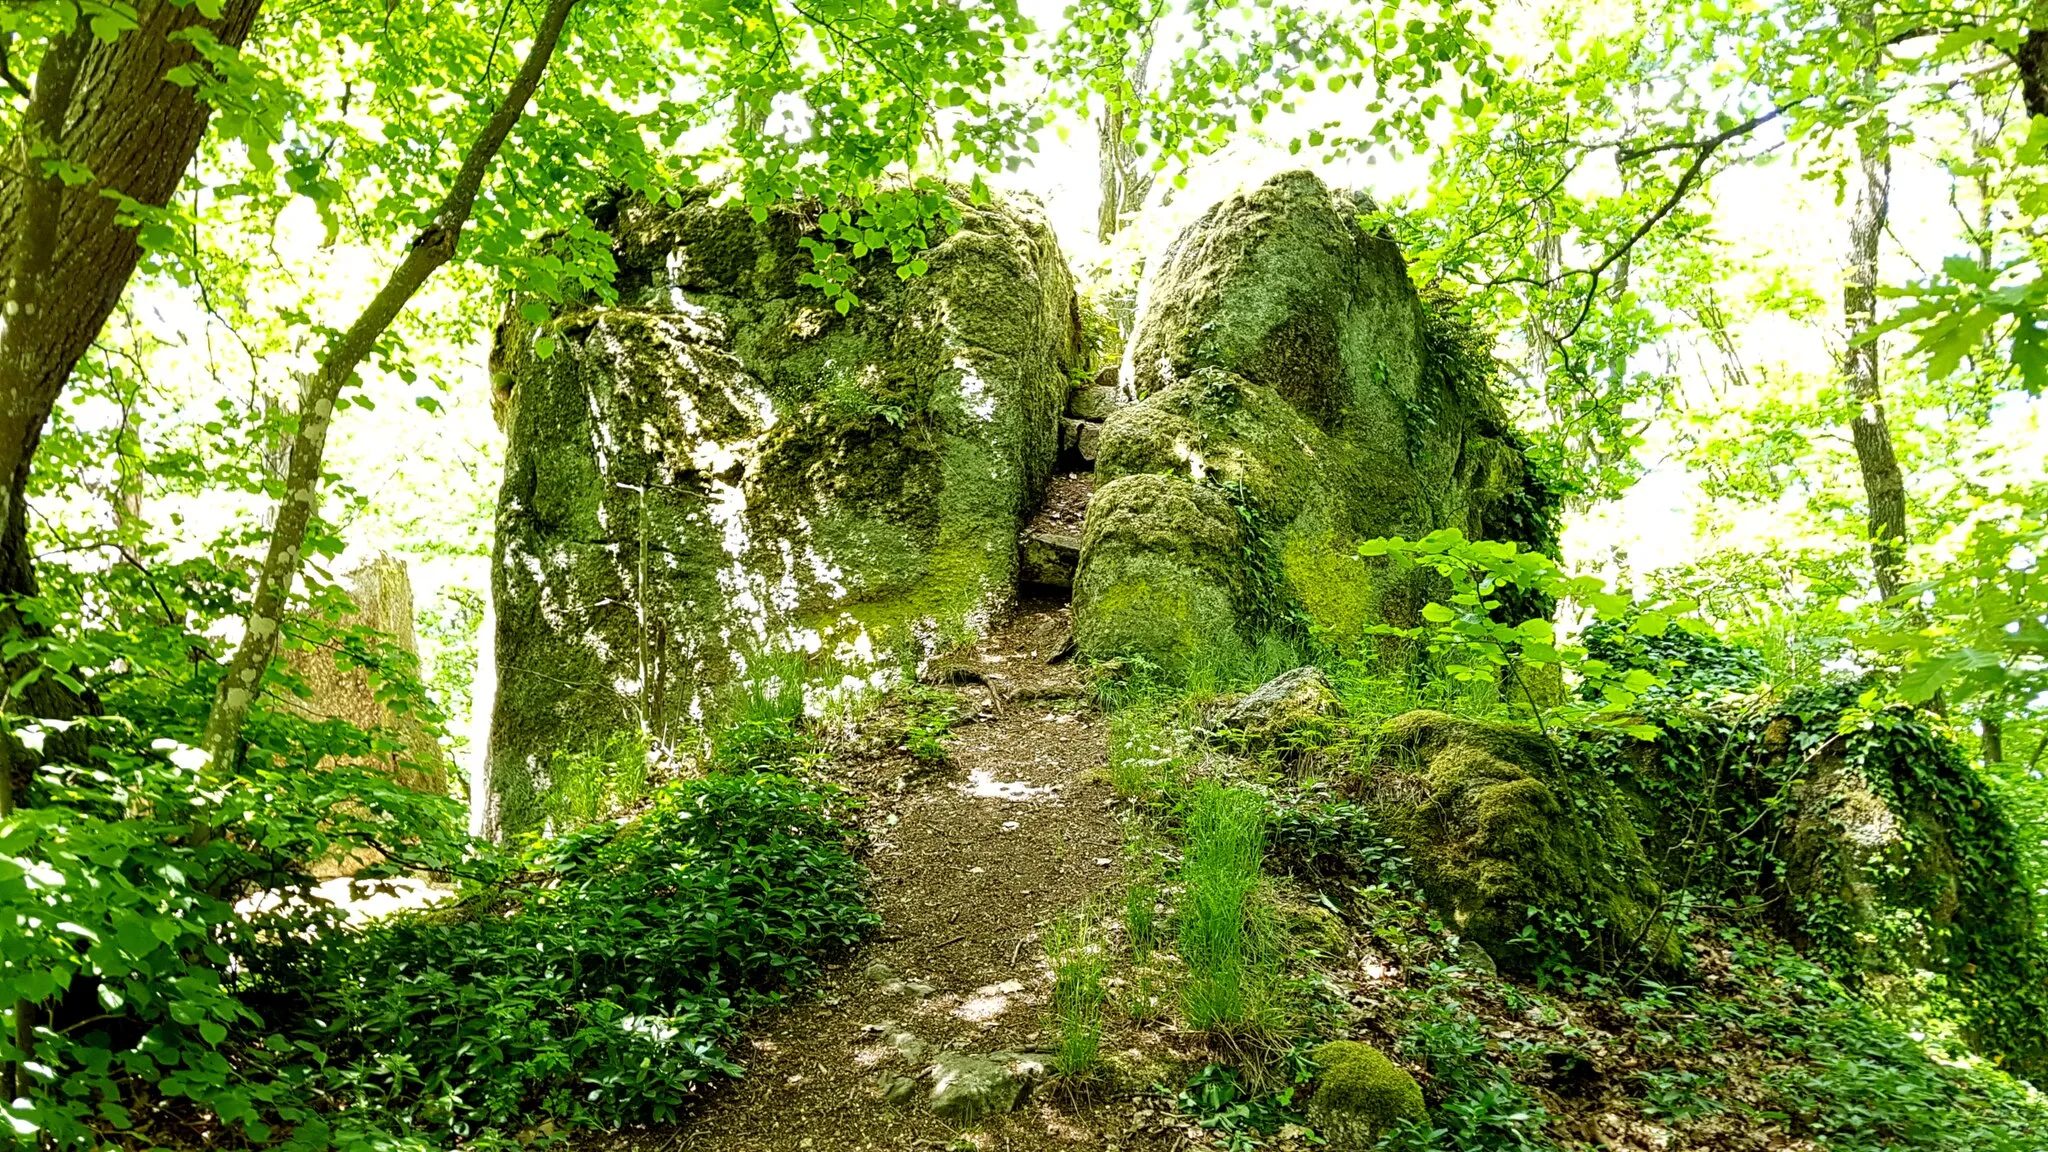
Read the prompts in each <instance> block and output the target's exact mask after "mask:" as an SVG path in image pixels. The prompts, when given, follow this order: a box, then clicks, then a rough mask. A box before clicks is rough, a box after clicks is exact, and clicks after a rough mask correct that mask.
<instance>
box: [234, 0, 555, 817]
mask: <svg viewBox="0 0 2048 1152" xmlns="http://www.w3.org/2000/svg"><path fill="white" fill-rule="evenodd" d="M576 4H577V0H549V3H548V7H547V11H546V13H545V14H544V15H543V16H542V17H541V21H540V24H539V26H538V27H536V28H535V29H534V39H533V47H532V48H531V49H530V50H529V51H528V52H527V54H526V61H525V63H524V64H522V65H521V66H520V69H519V74H518V75H517V76H515V77H513V79H512V83H511V85H510V86H509V87H508V88H507V89H506V91H505V96H504V98H503V99H502V100H501V101H499V103H498V106H497V109H496V111H494V112H493V113H492V115H491V119H490V121H489V123H487V124H485V125H484V129H483V131H482V132H480V133H479V134H478V135H477V137H476V139H475V140H474V141H472V142H471V144H470V146H469V151H468V152H467V153H466V154H465V155H464V157H463V162H462V168H461V170H460V171H459V172H457V173H456V176H455V180H454V183H453V184H451V185H450V186H449V189H448V194H447V196H445V197H444V198H443V199H442V201H441V204H440V207H439V208H438V209H437V210H436V211H435V213H434V222H433V223H432V224H431V225H429V226H428V227H427V229H426V230H425V231H423V232H421V233H420V234H419V235H418V236H417V237H415V238H414V240H413V242H412V246H411V248H409V249H408V250H407V252H406V254H405V258H404V259H402V260H400V261H399V264H398V267H396V268H394V269H392V271H391V275H390V276H389V277H388V278H387V279H386V280H385V281H384V287H383V288H382V289H380V290H379V291H378V292H377V295H376V296H375V297H374V298H373V299H371V301H370V303H369V305H368V306H367V307H365V308H364V309H363V311H362V314H361V315H359V316H357V317H356V320H355V323H354V324H351V325H350V326H349V329H348V331H346V332H344V333H342V335H341V336H340V337H339V338H338V339H336V340H335V341H334V342H333V343H332V344H330V345H329V346H328V348H327V351H326V352H325V353H324V354H323V356H322V357H321V360H320V363H319V365H318V366H317V367H316V368H315V369H314V370H313V372H312V373H311V374H310V375H308V376H307V377H306V379H305V383H304V386H303V387H302V389H301V391H300V397H299V428H298V433H297V435H295V436H294V437H293V438H292V442H291V456H290V462H289V464H288V465H287V470H286V477H285V492H284V496H283V497H282V498H281V499H280V500H279V501H278V505H277V510H276V514H275V518H274V519H273V521H272V528H271V533H270V548H269V550H268V552H267V553H266V555H265V556H264V560H263V570H262V572H261V573H260V574H259V575H258V576H257V579H256V594H255V597H254V600H253V603H251V605H250V608H249V614H248V616H247V617H246V620H245V627H244V628H243V630H242V641H241V643H240V644H239V645H237V646H236V648H235V654H234V657H233V658H232V659H231V660H230V661H229V663H228V669H227V674H226V675H225V676H223V677H222V678H221V682H220V687H219V689H218V691H217V692H216V693H215V695H214V701H213V709H212V711H211V712H209V713H208V715H207V718H206V734H205V738H204V741H203V744H204V747H205V749H206V751H207V752H209V753H211V754H212V757H213V763H215V764H227V763H231V762H232V761H233V760H234V759H235V758H236V757H237V755H238V754H239V752H240V750H241V739H242V728H243V726H244V725H245V724H246V723H247V721H248V718H249V711H250V709H251V707H252V706H253V705H254V704H255V701H256V694H257V692H258V691H259V689H260V688H261V686H262V683H263V676H264V673H266V672H268V671H269V669H270V662H271V660H272V658H273V657H274V656H275V655H276V654H277V640H278V629H279V627H280V625H281V624H282V622H283V620H284V609H285V603H286V601H287V600H289V599H290V596H291V590H292V585H293V584H294V583H295V582H296V581H297V580H298V577H299V571H300V569H301V568H302V567H303V564H304V555H303V549H304V546H305V542H306V527H307V525H308V523H309V522H310V521H311V520H312V517H313V506H314V502H315V499H316V497H317V496H318V495H319V488H320V473H321V463H322V460H323V458H324V457H325V455H326V452H327V434H328V431H329V429H330V428H331V427H332V425H333V421H334V407H335V402H336V401H337V400H339V399H340V398H341V392H342V389H343V388H345V387H346V386H347V385H348V384H349V382H350V381H352V380H353V379H354V378H355V373H356V368H357V366H358V365H360V364H361V363H362V362H363V359H364V358H365V357H367V356H368V355H369V354H370V352H371V351H372V350H373V349H374V348H375V347H376V345H377V341H378V340H380V339H382V338H383V336H384V333H385V332H386V331H387V330H389V328H390V327H391V324H392V322H393V321H395V320H396V319H397V318H398V315H399V313H400V312H402V311H403V310H404V309H405V306H406V305H407V304H408V303H409V302H410V301H411V300H412V297H413V295H414V294H415V293H417V292H418V291H419V289H420V287H421V285H423V284H425V283H426V282H427V278H428V277H429V276H431V275H433V273H434V271H435V270H436V269H438V268H440V267H441V265H443V264H446V263H447V262H448V261H449V260H450V259H452V258H454V255H455V249H456V245H457V244H458V243H459V242H460V240H461V238H462V229H463V227H464V225H466V224H467V223H468V222H469V216H470V212H471V210H472V209H473V208H474V207H475V206H476V197H477V193H478V191H479V190H480V189H481V188H482V186H483V180H484V175H485V173H486V172H488V171H489V169H490V166H491V163H492V161H493V160H495V159H496V158H497V155H498V149H499V148H501V147H503V146H504V143H505V138H506V137H507V136H509V135H510V134H511V132H512V127H513V125H515V124H517V123H518V122H519V118H520V116H522V115H524V114H525V111H526V104H527V102H528V101H529V100H531V99H532V98H533V94H534V91H535V90H536V89H538V88H539V87H540V81H541V77H542V76H543V75H544V74H545V73H546V72H547V68H548V64H549V63H550V61H551V60H552V59H553V58H554V53H555V47H556V45H557V44H559V43H560V41H561V37H562V27H563V25H564V24H565V23H567V21H568V19H569V12H570V10H571V9H573V8H575V6H576ZM198 835H199V836H200V837H201V838H203V837H204V835H205V832H204V830H203V829H201V830H199V832H198Z"/></svg>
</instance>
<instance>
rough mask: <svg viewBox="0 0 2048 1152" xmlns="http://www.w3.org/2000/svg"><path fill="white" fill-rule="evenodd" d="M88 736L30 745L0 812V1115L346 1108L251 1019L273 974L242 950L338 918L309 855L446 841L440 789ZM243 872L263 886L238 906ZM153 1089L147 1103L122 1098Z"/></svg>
mask: <svg viewBox="0 0 2048 1152" xmlns="http://www.w3.org/2000/svg"><path fill="white" fill-rule="evenodd" d="M92 751H93V757H92V759H91V761H89V762H88V763H85V764H46V765H45V766H44V767H43V770H42V771H41V772H39V773H38V776H37V779H36V781H35V785H34V789H33V791H32V793H31V795H30V797H29V800H30V803H29V804H28V805H27V806H24V807H20V808H17V809H16V810H15V812H14V813H13V814H12V815H11V816H9V817H7V818H6V819H5V820H0V924H4V925H5V932H4V940H5V944H4V945H0V1002H5V1003H9V1004H14V1003H23V1004H26V1005H28V1006H29V1007H30V1009H31V1011H32V1014H33V1019H34V1021H35V1022H36V1025H37V1027H36V1031H35V1036H34V1040H35V1052H34V1054H33V1058H32V1061H33V1063H32V1065H31V1066H30V1067H31V1071H32V1073H33V1075H32V1077H31V1083H30V1084H29V1085H26V1086H25V1088H26V1090H25V1091H24V1092H22V1093H21V1094H20V1097H19V1098H18V1099H16V1100H15V1101H12V1102H10V1103H8V1104H6V1105H5V1106H4V1112H5V1113H6V1117H7V1119H8V1120H9V1122H11V1123H12V1124H14V1125H15V1127H16V1129H17V1130H18V1131H19V1130H26V1131H41V1132H42V1133H44V1134H46V1138H47V1139H48V1140H50V1141H52V1142H53V1143H55V1144H57V1145H60V1146H66V1147H71V1146H85V1147H89V1146H97V1145H98V1144H99V1143H100V1141H101V1139H102V1136H103V1134H107V1133H113V1132H120V1131H127V1130H135V1131H137V1132H139V1133H156V1132H163V1133H166V1134H168V1133H169V1132H173V1131H175V1130H176V1129H177V1127H178V1126H179V1125H180V1124H181V1123H182V1122H184V1121H187V1120H190V1119H195V1118H200V1117H211V1118H212V1120H211V1121H210V1122H212V1123H217V1124H220V1125H223V1126H227V1127H229V1128H230V1129H231V1130H232V1131H233V1132H234V1136H233V1138H234V1139H237V1140H248V1141H252V1142H259V1143H260V1142H264V1141H267V1140H269V1139H270V1138H271V1137H272V1136H273V1135H274V1134H278V1133H279V1132H280V1131H292V1130H295V1129H299V1128H301V1127H303V1126H311V1127H312V1130H318V1131H325V1126H326V1125H329V1124H333V1125H336V1126H337V1129H336V1130H337V1131H342V1130H346V1129H350V1128H356V1127H360V1125H358V1124H357V1123H356V1122H355V1119H354V1118H351V1117H339V1118H335V1119H334V1120H332V1121H329V1120H326V1119H323V1118H322V1116H321V1115H320V1114H319V1112H318V1110H317V1109H316V1107H315V1105H314V1102H313V1101H312V1100H311V1099H310V1098H309V1097H308V1096H307V1095H306V1093H305V1089H304V1087H303V1081H304V1080H305V1079H306V1078H307V1077H308V1076H309V1075H312V1074H313V1073H314V1071H315V1069H314V1067H313V1065H312V1064H311V1063H310V1062H309V1060H308V1058H307V1053H306V1052H305V1051H304V1050H302V1049H301V1048H300V1047H299V1045H298V1044H297V1043H296V1042H282V1041H281V1042H280V1043H273V1042H271V1041H269V1040H267V1039H266V1038H265V1037H266V1034H267V1032H266V1030H267V1029H275V1028H277V1027H278V1026H279V1025H280V1024H281V1023H283V1022H282V1021H279V1020H277V1019H274V1018H272V1017H271V1016H270V1015H269V1014H268V1013H266V1012H265V1011H263V998H264V996H265V995H266V993H267V991H268V990H269V989H270V988H271V987H272V986H273V985H274V983H275V982H276V981H277V980H278V979H279V977H280V975H281V974H280V973H277V972H275V971H272V970H270V969H268V968H267V967H266V966H265V965H264V963H263V962H262V960H261V959H260V957H261V956H262V955H263V954H264V953H265V952H266V950H267V949H269V948H270V947H271V946H273V945H274V943H275V942H276V941H278V940H280V939H286V938H293V937H299V936H303V935H306V934H330V935H331V934H335V933H338V932H339V931H340V914H339V912H338V911H337V910H336V909H335V908H334V906H333V905H332V904H331V903H329V902H327V901H325V900H322V899H319V898H317V897H315V896H314V895H313V894H312V892H311V886H312V884H313V878H312V877H311V876H310V875H308V873H307V869H308V867H309V866H310V865H311V864H313V863H315V862H318V861H322V860H328V859H333V858H337V857H341V856H346V855H348V854H350V853H356V852H363V851H366V850H376V849H378V848H380V847H381V848H386V849H391V850H398V849H400V848H403V849H404V850H405V851H406V852H407V853H408V854H417V855H418V856H420V857H422V858H425V859H429V860H432V859H436V858H439V859H453V858H454V856H455V851H456V849H457V848H458V846H459V840H460V837H459V835H458V834H457V833H456V832H455V831H454V829H453V824H454V819H455V815H456V813H455V812H454V810H453V806H452V805H451V804H450V803H449V802H448V801H447V800H445V799H442V798H439V797H429V796H424V795H421V794H419V793H417V792H413V791H411V790H409V789H405V788H402V787H400V786H398V785H397V784H395V783H393V782H392V781H391V779H390V778H389V777H387V776H385V775H383V774H381V773H379V772H376V771H373V770H370V769H366V768H362V767H359V766H355V765H352V764H349V763H346V762H339V763H337V762H331V761H330V762H329V764H330V766H326V767H315V766H314V765H313V764H309V763H307V762H306V761H304V760H297V759H295V760H292V761H289V762H285V763H282V764H273V763H271V762H269V760H268V758H267V757H265V758H263V759H262V760H260V761H259V760H256V759H252V760H251V761H250V762H247V763H245V764H244V765H242V766H239V767H237V768H235V769H233V770H231V771H226V772H223V771H220V770H218V769H215V768H214V767H212V766H210V765H207V764H206V763H205V762H204V757H203V756H200V755H198V754H197V753H195V752H194V751H193V750H192V749H190V748H187V747H184V746H181V745H178V744H177V743H175V742H174V741H169V740H156V741H149V742H147V743H146V744H145V742H144V741H142V740H139V739H137V738H136V737H135V735H134V734H133V733H132V731H131V730H129V729H127V727H126V726H125V725H124V724H121V723H119V722H117V721H113V722H104V723H103V724H101V725H99V726H97V730H96V731H95V732H94V738H93V749H92ZM397 870H398V869H397V868H396V867H395V866H393V865H391V864H389V863H380V864H377V865H374V866H372V867H369V868H367V869H364V870H362V871H360V872H359V873H358V876H359V877H360V879H361V880H363V881H364V882H365V883H371V884H374V883H375V882H376V880H377V879H378V878H379V877H385V876H390V875H392V874H393V873H394V872H396V871H397ZM256 891H263V892H265V893H267V894H268V897H269V898H268V899H266V900H264V901H261V902H259V903H256V904H253V905H250V906H247V907H238V906H237V903H238V901H240V900H242V899H244V898H245V897H247V896H249V895H250V894H251V893H253V892H256ZM235 960H239V963H232V962H231V961H235ZM13 1039H14V1035H13V1031H12V1030H11V1029H10V1030H8V1031H7V1033H6V1035H5V1036H0V1060H4V1061H13V1060H21V1059H25V1058H27V1056H26V1054H24V1053H21V1052H19V1051H17V1050H16V1049H15V1047H14V1044H13ZM151 1099H155V1100H161V1101H163V1102H162V1103H161V1104H152V1105H150V1106H148V1107H142V1106H141V1105H140V1103H139V1102H140V1101H143V1100H151ZM323 1139H324V1137H323ZM310 1143H311V1144H312V1146H318V1145H319V1143H320V1140H312V1141H310Z"/></svg>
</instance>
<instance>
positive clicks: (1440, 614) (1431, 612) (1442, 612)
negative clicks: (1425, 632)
mask: <svg viewBox="0 0 2048 1152" xmlns="http://www.w3.org/2000/svg"><path fill="white" fill-rule="evenodd" d="M1422 618H1423V619H1424V620H1427V621H1429V622H1431V623H1432V624H1448V623H1450V622H1451V621H1453V620H1455V619H1457V618H1458V614H1457V613H1455V612H1453V611H1451V610H1450V609H1449V608H1446V607H1444V606H1443V605H1442V604H1436V603H1430V604H1424V605H1423V606H1422Z"/></svg>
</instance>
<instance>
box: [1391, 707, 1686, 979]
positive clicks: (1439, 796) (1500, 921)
mask: <svg viewBox="0 0 2048 1152" xmlns="http://www.w3.org/2000/svg"><path fill="white" fill-rule="evenodd" d="M1360 788H1361V790H1362V792H1363V796H1364V799H1365V800H1366V802H1367V803H1369V804H1370V805H1371V806H1372V807H1373V808H1374V810H1375V812H1376V813H1377V814H1378V816H1379V817H1380V818H1381V820H1382V821H1384V823H1385V826H1386V827H1387V828H1388V830H1389V831H1390V832H1391V833H1392V834H1393V835H1394V837H1395V838H1396V839H1398V840H1399V841H1400V842H1401V844H1402V846H1403V847H1404V848H1406V849H1407V851H1408V853H1409V854H1410V856H1412V857H1413V858H1414V860H1415V862H1416V864H1417V865H1418V867H1419V869H1420V874H1421V880H1422V885H1423V888H1424V890H1425V891H1426V892H1427V893H1428V895H1429V898H1430V901H1431V903H1432V904H1435V905H1436V906H1438V907H1439V908H1441V909H1443V910H1445V911H1446V912H1448V914H1449V917H1450V919H1451V920H1452V921H1453V922H1454V923H1455V924H1456V925H1457V928H1458V930H1459V932H1460V933H1461V934H1463V935H1464V936H1466V937H1468V938H1470V939H1472V940H1476V941H1478V942H1479V944H1480V945H1481V946H1482V947H1484V948H1486V949H1487V951H1488V952H1489V953H1490V954H1491V955H1493V956H1494V957H1495V958H1496V959H1497V960H1498V962H1499V963H1500V965H1501V966H1502V967H1504V968H1509V969H1522V970H1526V969H1528V968H1529V967H1530V966H1531V965H1533V964H1535V963H1538V962H1540V961H1542V960H1544V959H1546V958H1547V957H1549V956H1550V955H1553V954H1563V955H1566V956H1569V957H1571V958H1572V959H1574V960H1576V961H1578V962H1581V963H1592V964H1619V963H1634V962H1637V961H1638V960H1639V959H1648V960H1650V961H1651V962H1654V963H1657V964H1660V965H1663V966H1666V967H1672V966H1676V965H1677V964H1678V963H1679V962H1680V960H1681V956H1680V953H1679V950H1678V944H1677V941H1676V939H1675V938H1674V937H1673V936H1672V935H1671V934H1670V933H1669V932H1668V931H1667V930H1666V929H1665V928H1664V927H1663V926H1662V924H1661V923H1660V922H1659V921H1658V919H1657V916H1656V912H1657V908H1658V906H1659V904H1660V902H1661V896H1662V890H1661V888H1660V887H1659V885H1658V884H1657V882H1656V880H1655V879H1654V878H1653V876H1652V869H1651V866H1650V863H1649V861H1648V859H1647V858H1646V857H1645V855H1644V852H1643V846H1642V842H1641V841H1640V839H1639V838H1638V837H1637V834H1636V829H1635V825H1634V823H1633V822H1632V821H1631V819H1630V818H1629V805H1628V802H1627V800H1626V799H1625V798H1624V797H1622V796H1621V795H1620V794H1619V793H1617V792H1616V791H1615V790H1614V789H1613V787H1612V786H1611V785H1609V784H1607V783H1606V781H1605V780H1602V779H1599V778H1595V777H1577V776H1574V775H1573V774H1572V773H1570V772H1568V771H1567V770H1566V768H1565V763H1564V761H1563V760H1562V759H1561V758H1560V756H1559V755H1558V753H1557V750H1556V748H1555V747H1554V746H1553V745H1552V744H1551V742H1550V741H1549V740H1548V739H1547V738H1545V737H1544V736H1543V735H1541V734H1539V733H1536V732H1532V731H1530V730H1528V729H1525V728H1518V727H1514V726H1511V725H1503V724H1488V723H1482V722H1479V721H1472V720H1462V719H1458V718H1456V717H1452V716H1448V715H1445V714H1444V713H1441V712H1429V711H1418V712H1409V713H1405V714H1403V715H1401V716H1397V717H1395V718H1394V719H1392V720H1390V721H1388V722H1387V724H1386V726H1385V727H1384V728H1383V729H1382V731H1381V742H1380V758H1379V760H1378V762H1377V763H1375V764H1373V765H1372V766H1371V767H1370V769H1369V770H1368V772H1367V774H1366V776H1365V778H1364V779H1363V781H1362V782H1361V784H1360ZM1532 910H1534V911H1535V912H1536V913H1537V914H1536V915H1535V916H1533V917H1532V915H1531V912H1532ZM1532 926H1533V927H1535V928H1536V929H1537V937H1536V938H1535V939H1533V940H1531V939H1528V938H1524V937H1523V936H1522V933H1523V930H1524V929H1525V928H1529V927H1532Z"/></svg>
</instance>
